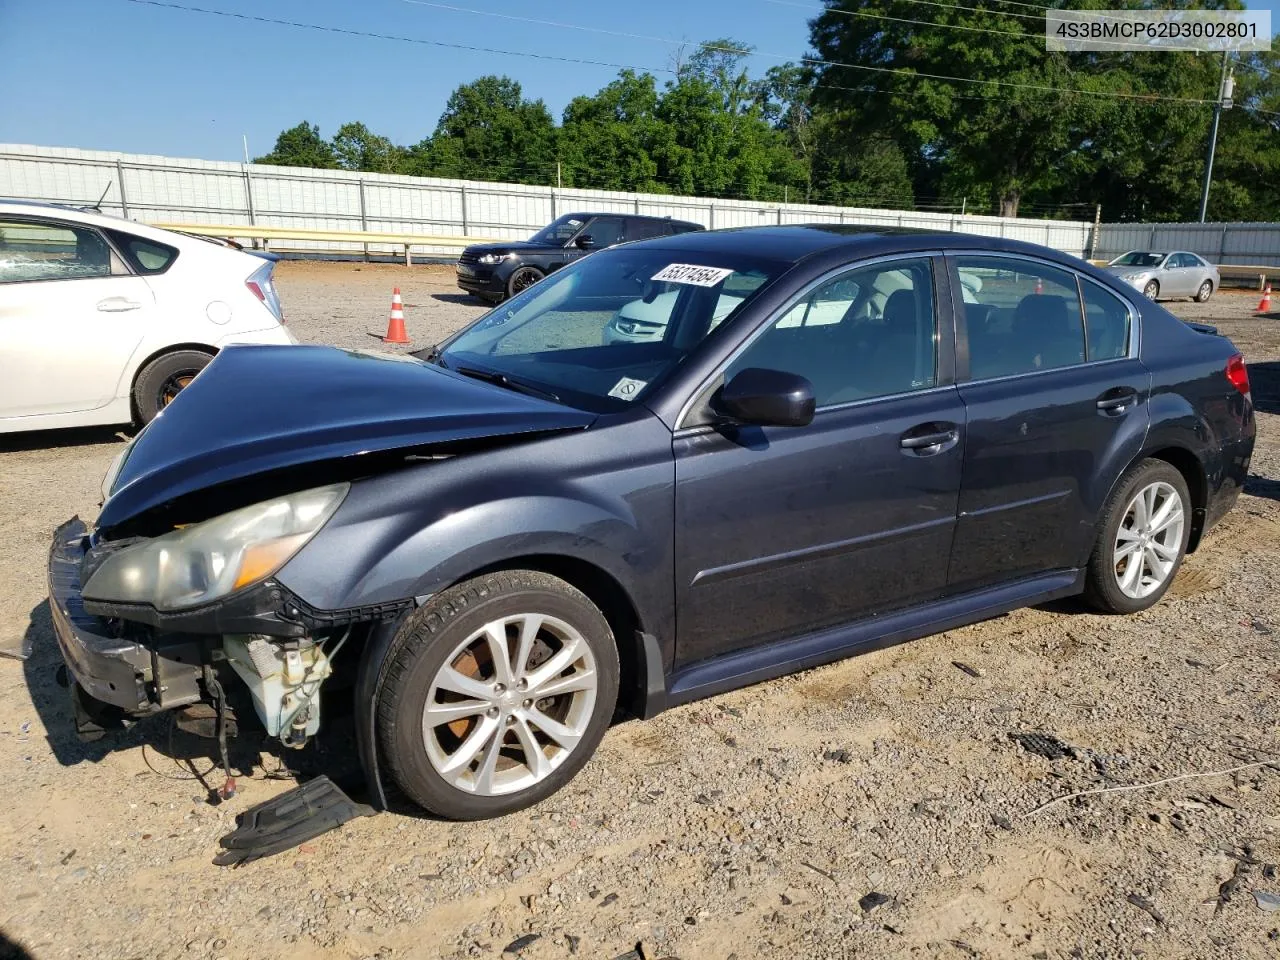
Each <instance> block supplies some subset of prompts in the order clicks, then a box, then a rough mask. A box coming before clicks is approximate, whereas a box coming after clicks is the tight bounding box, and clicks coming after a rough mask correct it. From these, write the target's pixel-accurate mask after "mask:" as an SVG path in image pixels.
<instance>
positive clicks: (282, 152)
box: [253, 120, 338, 170]
mask: <svg viewBox="0 0 1280 960" xmlns="http://www.w3.org/2000/svg"><path fill="white" fill-rule="evenodd" d="M253 162H254V163H273V164H277V165H279V166H284V167H317V168H319V169H321V170H331V169H333V168H334V167H336V166H337V165H338V161H337V158H336V157H335V156H334V153H333V147H332V146H330V144H329V143H328V142H327V141H326V140H325V139H324V138H322V137H321V136H320V128H319V127H317V126H316V125H315V124H313V123H307V122H306V121H305V120H304V121H303V122H302V123H300V124H298V125H297V126H296V127H290V128H289V129H288V130H284V131H282V132H281V134H280V136H278V137H276V145H275V149H273V150H272V151H271V152H270V153H268V154H267V155H266V156H263V157H256V158H255V159H254V161H253Z"/></svg>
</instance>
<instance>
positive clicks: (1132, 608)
mask: <svg viewBox="0 0 1280 960" xmlns="http://www.w3.org/2000/svg"><path fill="white" fill-rule="evenodd" d="M1154 483H1165V484H1168V485H1169V486H1170V487H1172V488H1173V489H1174V490H1175V491H1176V492H1177V495H1178V496H1179V497H1181V498H1182V512H1183V523H1182V535H1181V538H1180V542H1179V543H1178V548H1177V549H1178V554H1177V558H1176V559H1175V560H1174V561H1173V567H1172V569H1171V570H1170V571H1169V573H1168V575H1167V576H1166V577H1165V579H1164V582H1163V583H1162V584H1161V585H1160V586H1159V587H1158V588H1157V589H1155V590H1154V591H1153V592H1152V593H1150V594H1148V595H1147V596H1145V597H1141V598H1137V597H1131V596H1129V595H1128V594H1126V593H1125V592H1124V591H1123V590H1122V589H1121V588H1120V584H1119V583H1118V582H1117V567H1118V563H1117V562H1116V559H1115V552H1114V551H1115V547H1116V539H1117V537H1118V536H1119V532H1120V525H1121V523H1122V522H1123V521H1124V520H1125V517H1126V515H1127V510H1128V507H1129V504H1130V502H1131V501H1132V500H1133V499H1134V497H1135V496H1137V494H1138V492H1139V491H1140V490H1143V489H1144V488H1146V487H1148V486H1150V485H1152V484H1154ZM1192 513H1193V506H1192V503H1191V495H1190V492H1189V491H1188V490H1187V481H1186V480H1185V479H1183V476H1182V474H1181V473H1179V472H1178V469H1177V468H1176V467H1174V466H1173V465H1172V464H1169V463H1166V462H1165V461H1164V460H1143V461H1142V462H1141V463H1138V464H1135V465H1134V466H1133V467H1130V468H1129V470H1128V471H1126V473H1125V474H1124V476H1123V477H1121V478H1120V482H1119V483H1118V484H1116V488H1115V490H1114V491H1112V493H1111V496H1110V498H1108V500H1107V503H1106V506H1105V507H1104V508H1103V511H1102V518H1103V519H1102V525H1101V528H1100V529H1099V531H1098V539H1097V541H1096V542H1095V543H1094V547H1093V554H1092V556H1091V557H1090V558H1089V567H1088V570H1087V575H1086V580H1085V591H1084V598H1085V600H1086V602H1088V603H1089V604H1090V605H1091V606H1093V607H1095V608H1096V609H1098V610H1101V611H1102V612H1104V613H1124V614H1129V613H1137V612H1138V611H1140V610H1146V609H1147V608H1148V607H1151V606H1154V605H1155V604H1156V603H1158V602H1159V601H1160V598H1161V597H1163V596H1164V594H1165V591H1167V590H1168V589H1169V586H1170V585H1171V584H1172V583H1173V581H1174V579H1175V578H1176V577H1177V576H1178V570H1180V569H1181V567H1182V561H1183V559H1184V558H1185V557H1186V555H1187V541H1188V540H1189V539H1190V536H1191V519H1192Z"/></svg>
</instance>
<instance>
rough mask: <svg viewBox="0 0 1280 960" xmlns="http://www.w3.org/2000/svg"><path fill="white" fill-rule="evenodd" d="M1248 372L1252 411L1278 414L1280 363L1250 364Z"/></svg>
mask: <svg viewBox="0 0 1280 960" xmlns="http://www.w3.org/2000/svg"><path fill="white" fill-rule="evenodd" d="M1246 362H1247V361H1246ZM1248 370H1249V387H1250V389H1251V390H1252V392H1253V407H1254V409H1255V410H1257V411H1259V412H1261V413H1280V362H1277V361H1274V360H1268V361H1264V362H1262V363H1250V364H1248Z"/></svg>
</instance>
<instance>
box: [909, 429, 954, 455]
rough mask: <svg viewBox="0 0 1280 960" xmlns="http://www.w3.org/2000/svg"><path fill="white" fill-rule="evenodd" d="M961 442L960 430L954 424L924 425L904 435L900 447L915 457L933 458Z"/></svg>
mask: <svg viewBox="0 0 1280 960" xmlns="http://www.w3.org/2000/svg"><path fill="white" fill-rule="evenodd" d="M959 442H960V428H959V427H957V426H956V425H955V424H953V423H923V424H921V425H920V426H918V427H913V428H912V429H910V430H908V431H907V432H906V433H904V434H903V435H902V437H901V438H900V439H899V440H898V445H899V446H900V447H901V448H902V452H903V453H905V454H907V455H909V456H914V457H932V456H935V455H937V454H939V453H942V452H944V451H946V450H950V449H951V448H952V447H954V446H955V445H956V444H957V443H959Z"/></svg>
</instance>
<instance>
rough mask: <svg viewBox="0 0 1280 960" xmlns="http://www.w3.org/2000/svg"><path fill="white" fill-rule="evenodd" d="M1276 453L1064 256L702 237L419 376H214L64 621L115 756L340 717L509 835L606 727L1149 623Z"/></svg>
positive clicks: (61, 588) (1200, 358) (383, 368)
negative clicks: (1003, 629) (119, 736)
mask: <svg viewBox="0 0 1280 960" xmlns="http://www.w3.org/2000/svg"><path fill="white" fill-rule="evenodd" d="M620 316H621V318H622V319H621V320H620V319H619V318H620ZM639 323H644V324H647V325H648V326H647V327H645V329H644V330H643V331H638V330H637V328H636V326H635V325H636V324H639ZM624 324H625V325H630V328H629V330H627V331H626V336H619V335H617V333H616V331H617V330H618V329H622V326H623V325H624ZM610 331H614V332H613V333H611V332H610ZM1253 443H1254V413H1253V407H1252V404H1251V401H1250V394H1249V380H1248V374H1247V371H1246V369H1245V366H1244V362H1243V361H1242V359H1241V356H1240V354H1239V353H1238V352H1237V351H1236V349H1235V348H1234V347H1233V346H1232V344H1231V343H1230V342H1229V341H1228V340H1226V339H1225V338H1223V337H1220V336H1218V335H1216V334H1215V333H1213V332H1212V331H1211V330H1208V329H1193V328H1192V327H1190V326H1188V325H1187V324H1185V323H1183V322H1181V321H1179V320H1178V319H1176V318H1175V317H1173V316H1172V315H1171V314H1169V313H1167V312H1166V311H1165V310H1164V309H1163V308H1162V307H1160V306H1159V305H1157V304H1155V303H1153V302H1150V301H1147V300H1145V299H1144V298H1142V297H1139V296H1136V295H1135V293H1134V291H1133V290H1132V289H1130V288H1129V287H1127V286H1125V285H1124V284H1123V283H1121V282H1120V281H1119V280H1117V279H1116V278H1115V277H1112V276H1110V275H1108V274H1106V273H1104V272H1102V271H1100V270H1097V269H1095V268H1094V267H1092V266H1090V265H1089V264H1087V263H1085V262H1083V261H1081V260H1077V259H1075V258H1073V257H1070V256H1067V255H1064V254H1061V253H1056V252H1054V251H1052V250H1048V249H1045V248H1043V247H1037V246H1032V245H1028V244H1022V243H1015V242H1012V241H1006V240H996V239H988V238H982V237H974V236H964V235H958V234H941V233H907V232H902V233H893V232H870V231H867V230H859V229H838V228H833V227H788V228H783V227H779V228H761V229H750V230H737V231H722V232H710V233H701V232H699V233H689V234H684V235H681V236H674V237H666V238H662V239H658V240H652V241H647V242H642V243H638V244H627V245H623V246H619V247H616V248H613V249H609V250H604V251H601V252H599V253H597V254H595V255H593V256H591V257H589V258H586V259H584V260H582V261H580V262H578V263H576V264H573V265H571V266H568V267H565V268H564V269H563V270H561V271H558V272H557V273H555V274H553V275H552V276H550V277H548V278H547V279H545V280H543V281H541V282H538V283H536V284H534V285H532V286H530V287H529V288H528V289H526V290H524V291H523V292H522V293H520V294H518V295H517V296H515V297H514V298H512V299H511V300H510V301H508V302H507V303H505V304H503V305H502V306H501V307H499V308H497V309H495V310H493V311H491V312H489V313H487V314H485V315H484V316H483V317H481V318H480V319H479V320H477V321H476V322H475V323H473V324H471V325H470V326H469V327H467V328H466V329H464V330H462V331H461V332H459V333H458V334H456V335H455V336H453V337H452V338H451V339H449V340H448V341H446V342H445V343H443V344H441V345H440V346H439V347H437V348H433V349H432V350H429V351H424V352H423V353H422V355H421V356H420V357H419V358H418V359H413V358H403V357H401V358H394V357H387V356H382V355H376V354H366V353H361V352H353V351H344V350H338V349H334V348H328V347H280V348H276V347H233V348H230V349H227V350H225V351H223V352H222V353H221V354H220V355H219V356H218V357H217V358H216V359H215V360H214V361H213V362H212V363H211V364H210V365H209V366H208V367H207V368H206V369H205V370H204V371H203V372H202V373H201V374H200V376H199V377H197V378H196V379H195V380H194V381H193V382H192V384H191V385H190V386H188V387H187V388H186V389H185V390H184V391H183V392H182V394H181V395H180V396H179V397H178V398H177V399H176V400H175V401H174V403H173V404H172V405H170V406H169V407H168V408H166V409H165V411H164V412H163V413H162V414H161V415H160V416H159V417H157V418H156V419H155V420H154V421H153V422H152V423H151V424H150V425H149V426H148V427H147V428H146V429H145V430H143V432H142V433H141V434H139V435H138V437H137V438H136V439H135V440H134V442H133V443H132V444H131V445H130V447H129V448H128V449H127V450H126V451H125V453H124V454H123V455H122V456H121V458H120V459H119V460H118V461H117V463H116V464H115V465H114V466H113V468H112V472H111V474H110V475H109V476H108V478H107V483H106V495H107V499H106V502H105V504H104V505H103V508H102V512H101V514H100V516H99V517H98V520H97V523H96V526H95V527H94V529H92V530H91V531H90V530H87V529H86V527H85V525H84V524H83V523H81V522H80V521H79V520H73V521H71V522H69V523H68V524H67V525H65V526H64V527H62V528H61V529H60V530H59V531H58V533H57V536H56V539H55V541H54V544H53V548H52V552H51V558H50V591H51V595H52V608H53V612H54V620H55V624H56V627H57V633H58V638H59V642H60V644H61V646H62V650H63V654H64V657H65V659H66V662H67V664H68V666H69V668H70V672H71V674H72V675H73V676H74V679H75V683H74V685H73V688H72V689H73V693H74V698H73V699H74V702H75V704H76V712H77V718H78V722H79V725H80V727H81V729H82V730H83V731H84V732H85V733H87V734H90V735H97V734H100V733H101V731H102V730H103V729H105V728H106V727H109V726H111V725H113V724H115V723H118V722H120V721H122V720H125V719H128V718H131V717H138V716H142V715H147V714H151V713H155V712H159V711H163V710H170V709H174V708H179V707H186V706H188V705H191V704H195V703H197V702H200V701H206V702H209V703H211V704H212V705H213V706H214V708H215V709H216V711H217V713H218V714H219V716H224V715H225V713H226V712H227V711H228V710H230V709H231V707H233V706H234V705H235V701H236V698H237V696H239V695H243V694H244V693H246V692H247V693H248V694H249V695H250V696H249V697H248V698H245V701H246V703H247V702H249V701H251V702H252V706H248V707H246V708H245V709H244V712H245V713H253V712H256V714H257V715H258V717H259V718H260V719H261V721H262V724H263V725H264V726H265V728H266V730H267V732H268V733H269V734H270V735H271V736H273V737H279V738H280V739H281V740H282V741H283V742H284V743H285V744H287V745H290V746H302V745H303V744H305V743H307V742H308V739H309V738H310V737H311V736H313V735H314V734H315V732H316V731H317V730H318V729H319V727H320V719H321V718H320V704H321V701H320V699H319V691H320V689H321V687H322V686H326V685H332V686H333V687H334V688H335V689H336V688H338V687H341V686H344V685H345V686H348V687H353V688H354V697H355V705H356V716H357V727H358V735H359V737H358V738H359V742H360V747H361V754H362V761H363V764H364V768H365V770H366V772H367V774H368V776H369V779H370V783H371V785H372V787H373V792H374V795H375V796H376V797H378V798H382V797H383V796H384V794H383V785H384V784H386V783H388V781H393V782H394V783H395V784H396V785H397V786H398V787H399V789H400V790H401V791H402V792H403V794H405V795H407V796H408V797H409V798H411V799H412V800H413V801H414V802H416V803H418V804H420V805H421V806H423V807H425V808H427V809H429V810H432V811H435V812H436V813H439V814H442V815H446V816H450V817H458V818H468V819H473V818H481V817H490V816H495V815H499V814H503V813H507V812H510V811H513V810H517V809H520V808H522V807H525V806H528V805H529V804H532V803H536V802H538V801H539V800H541V799H543V798H545V797H546V796H548V795H549V794H551V793H552V792H553V791H555V790H556V789H557V788H559V787H560V786H562V785H563V784H564V783H566V782H567V781H568V780H569V779H570V778H571V777H572V776H573V775H574V774H575V773H576V772H577V771H578V770H579V769H580V768H581V767H582V765H583V764H585V763H586V762H587V760H588V758H589V757H590V756H591V754H592V752H593V751H594V750H595V748H596V746H597V744H598V743H599V742H600V739H601V737H602V736H603V735H604V732H605V729H606V728H607V727H608V725H609V723H610V721H611V719H612V718H613V717H614V716H615V709H616V708H617V707H622V708H625V709H626V710H629V711H631V712H632V713H634V714H637V715H639V716H642V717H649V716H652V715H653V714H655V713H657V712H658V711H660V710H662V709H664V708H666V707H669V706H672V705H674V704H679V703H685V702H687V701H690V700H694V699H697V698H699V697H706V696H709V695H712V694H715V693H718V692H721V691H724V690H728V689H731V688H734V687H737V686H741V685H743V684H748V683H755V682H758V681H761V680H767V679H769V678H772V677H777V676H780V675H782V674H786V673H790V672H792V671H795V670H800V669H803V668H806V667H812V666H814V665H817V664H821V663H825V662H828V661H831V660H835V659H838V658H841V657H847V656H850V655H852V654H855V653H860V652H862V651H865V650H870V649H874V648H877V647H882V646H885V645H887V644H893V643H898V642H901V641H904V640H909V639H912V638H914V637H920V636H923V635H925V634H930V633H934V632H937V631H940V630H946V629H949V628H951V627H956V626H959V625H961V624H964V623H970V622H972V621H975V620H979V619H983V618H986V617H991V616H993V615H996V614H1000V613H1002V612H1005V611H1009V610H1012V609H1015V608H1017V607H1021V606H1024V605H1027V604H1034V603H1040V602H1043V601H1046V600H1051V599H1054V598H1059V597H1067V596H1073V595H1078V594H1082V595H1083V597H1084V599H1085V600H1086V601H1087V602H1088V603H1089V604H1090V605H1092V606H1093V607H1094V608H1096V609H1099V610H1102V611H1106V612H1110V613H1134V612H1136V611H1139V610H1143V609H1145V608H1147V607H1149V606H1151V605H1152V604H1154V603H1156V602H1157V601H1158V600H1159V599H1160V597H1161V596H1163V594H1164V592H1165V591H1166V590H1167V589H1168V588H1169V585H1170V583H1171V582H1172V580H1173V578H1174V577H1175V575H1176V574H1177V572H1178V567H1179V564H1180V563H1181V562H1182V559H1183V557H1184V556H1185V555H1186V554H1187V553H1188V552H1189V551H1191V550H1194V549H1195V548H1196V546H1197V544H1198V543H1199V542H1200V540H1201V538H1202V537H1203V536H1204V534H1205V531H1206V530H1208V529H1209V528H1210V527H1211V526H1212V525H1213V524H1214V523H1215V522H1216V521H1217V520H1218V519H1219V518H1221V517H1222V516H1223V514H1224V513H1225V512H1226V511H1227V510H1228V509H1230V507H1231V506H1232V504H1233V503H1234V502H1235V500H1236V497H1237V495H1238V494H1239V492H1240V489H1241V485H1242V484H1243V482H1244V479H1245V477H1246V475H1247V473H1248V470H1249V459H1250V456H1251V453H1252V450H1253ZM330 678H333V679H330ZM344 678H345V681H346V682H345V684H343V683H340V682H339V681H342V680H343V679H344ZM228 704H230V705H231V706H228Z"/></svg>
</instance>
